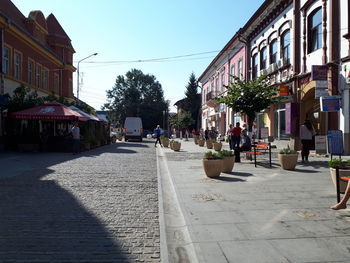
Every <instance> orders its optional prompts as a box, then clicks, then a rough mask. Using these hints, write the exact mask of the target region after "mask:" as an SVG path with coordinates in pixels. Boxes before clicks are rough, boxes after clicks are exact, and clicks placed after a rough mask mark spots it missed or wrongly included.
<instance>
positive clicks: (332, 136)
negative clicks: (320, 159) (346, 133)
mask: <svg viewBox="0 0 350 263" xmlns="http://www.w3.org/2000/svg"><path fill="white" fill-rule="evenodd" d="M327 140H328V152H329V153H330V154H333V155H342V154H343V153H344V147H343V132H342V131H341V130H329V131H328V132H327Z"/></svg>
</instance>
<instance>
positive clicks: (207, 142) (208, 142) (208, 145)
mask: <svg viewBox="0 0 350 263" xmlns="http://www.w3.org/2000/svg"><path fill="white" fill-rule="evenodd" d="M206 144H207V148H208V149H213V143H212V142H211V141H206Z"/></svg>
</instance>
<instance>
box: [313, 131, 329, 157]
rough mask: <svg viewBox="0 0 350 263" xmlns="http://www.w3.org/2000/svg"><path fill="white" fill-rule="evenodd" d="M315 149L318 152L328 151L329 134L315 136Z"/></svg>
mask: <svg viewBox="0 0 350 263" xmlns="http://www.w3.org/2000/svg"><path fill="white" fill-rule="evenodd" d="M315 150H316V153H317V154H321V153H327V136H324V135H316V136H315Z"/></svg>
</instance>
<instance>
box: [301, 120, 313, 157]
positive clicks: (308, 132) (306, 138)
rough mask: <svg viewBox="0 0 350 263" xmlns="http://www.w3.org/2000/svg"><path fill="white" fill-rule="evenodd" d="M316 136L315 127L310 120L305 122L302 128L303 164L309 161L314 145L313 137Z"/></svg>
mask: <svg viewBox="0 0 350 263" xmlns="http://www.w3.org/2000/svg"><path fill="white" fill-rule="evenodd" d="M314 135H315V130H314V127H313V126H312V124H311V122H310V120H307V119H306V120H305V121H304V124H303V125H301V126H300V140H301V144H302V148H301V158H302V162H304V161H305V162H308V161H309V154H310V148H311V145H312V136H314Z"/></svg>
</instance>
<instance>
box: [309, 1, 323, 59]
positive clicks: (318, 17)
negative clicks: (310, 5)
mask: <svg viewBox="0 0 350 263" xmlns="http://www.w3.org/2000/svg"><path fill="white" fill-rule="evenodd" d="M307 20H308V53H311V52H314V51H315V50H317V49H319V48H321V47H322V8H319V9H317V10H315V11H314V12H312V13H311V14H310V15H309V17H308V19H307Z"/></svg>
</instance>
